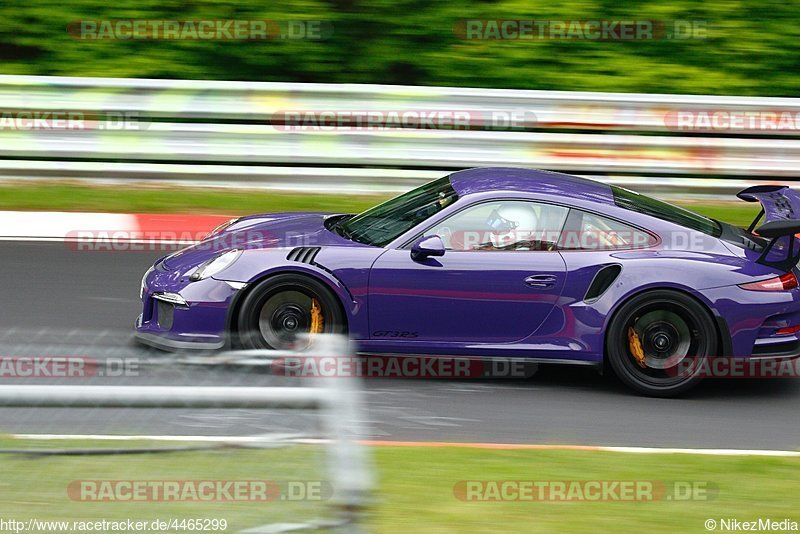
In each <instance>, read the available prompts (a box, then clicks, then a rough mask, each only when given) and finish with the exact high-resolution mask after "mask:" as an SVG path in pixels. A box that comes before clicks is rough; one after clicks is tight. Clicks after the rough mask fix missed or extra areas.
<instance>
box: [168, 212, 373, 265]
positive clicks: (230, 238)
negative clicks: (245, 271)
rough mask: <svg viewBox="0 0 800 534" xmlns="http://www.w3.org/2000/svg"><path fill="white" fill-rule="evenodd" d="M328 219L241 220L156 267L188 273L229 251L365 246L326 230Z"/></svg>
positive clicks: (275, 215)
mask: <svg viewBox="0 0 800 534" xmlns="http://www.w3.org/2000/svg"><path fill="white" fill-rule="evenodd" d="M330 216H332V214H330V213H316V212H314V213H294V212H292V213H271V214H265V215H251V216H247V217H242V218H240V219H237V220H236V221H235V222H234V223H233V224H231V225H230V226H229V227H227V228H225V229H224V230H223V231H222V232H219V233H218V234H215V235H214V236H211V237H208V238H206V239H203V240H202V241H200V242H198V243H195V244H194V245H191V246H188V247H186V248H184V249H181V250H179V251H178V252H175V253H173V254H170V255H169V256H166V257H164V258H162V260H161V261H160V262H159V264H160V266H161V267H162V268H163V269H166V270H182V269H188V268H191V267H195V266H197V265H199V264H201V263H203V262H204V261H206V260H208V259H210V258H212V257H214V256H216V255H217V254H220V253H221V252H225V251H226V250H231V249H245V250H249V249H268V248H275V249H279V248H294V247H300V246H304V247H323V246H340V247H341V246H345V247H346V246H349V247H363V246H366V245H363V244H361V243H357V242H354V241H350V240H349V239H345V238H343V237H341V236H340V235H338V234H336V233H334V232H331V231H330V230H328V229H326V228H325V219H327V218H328V217H330Z"/></svg>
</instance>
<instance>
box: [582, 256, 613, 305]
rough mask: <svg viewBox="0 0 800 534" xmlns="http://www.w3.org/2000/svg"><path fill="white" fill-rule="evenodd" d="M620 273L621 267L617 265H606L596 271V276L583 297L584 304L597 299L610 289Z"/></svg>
mask: <svg viewBox="0 0 800 534" xmlns="http://www.w3.org/2000/svg"><path fill="white" fill-rule="evenodd" d="M620 272H622V267H620V266H619V265H608V266H607V267H603V268H602V269H600V270H599V271H597V274H596V275H594V280H592V283H591V285H590V286H589V289H588V290H587V291H586V296H585V297H583V300H584V302H591V301H594V300H597V299H599V298H600V296H601V295H602V294H603V293H605V292H606V289H608V288H609V287H611V284H613V283H614V280H616V279H617V276H619V273H620Z"/></svg>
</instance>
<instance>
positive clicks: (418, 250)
mask: <svg viewBox="0 0 800 534" xmlns="http://www.w3.org/2000/svg"><path fill="white" fill-rule="evenodd" d="M432 256H444V241H442V238H441V237H439V236H438V235H431V236H428V237H422V238H420V239H418V240H417V241H416V242H415V243H414V244H413V245H412V246H411V259H412V260H414V261H419V260H424V259H425V258H429V257H432Z"/></svg>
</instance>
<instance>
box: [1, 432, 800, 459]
mask: <svg viewBox="0 0 800 534" xmlns="http://www.w3.org/2000/svg"><path fill="white" fill-rule="evenodd" d="M11 437H12V438H15V439H29V440H85V441H177V442H192V441H194V442H212V443H235V444H248V443H262V442H264V441H265V438H264V437H262V436H173V435H138V436H122V435H114V434H83V435H76V434H12V435H11ZM290 441H293V442H295V443H304V444H326V443H330V440H327V439H294V440H290ZM358 443H360V444H362V445H367V446H371V447H428V448H456V449H485V450H534V451H583V452H620V453H634V454H701V455H709V456H778V457H781V456H782V457H797V456H800V451H781V450H765V449H701V448H675V447H624V446H604V445H552V444H536V443H463V442H444V441H389V440H360V441H358Z"/></svg>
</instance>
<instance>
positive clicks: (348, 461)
mask: <svg viewBox="0 0 800 534" xmlns="http://www.w3.org/2000/svg"><path fill="white" fill-rule="evenodd" d="M298 354H300V353H297V352H288V351H244V352H242V353H241V354H239V353H235V352H232V353H226V354H222V355H218V356H216V357H208V356H207V357H205V358H200V360H199V362H200V364H201V365H204V366H209V365H229V364H231V363H233V362H236V363H238V365H243V366H261V365H269V364H270V363H271V362H272V361H274V360H276V359H280V358H287V357H297V356H298ZM302 354H303V356H306V357H310V356H313V357H315V358H339V357H347V356H348V355H349V354H350V352H349V343H348V341H347V339H346V338H345V337H343V336H334V335H329V334H319V335H317V336H316V337H315V340H314V345H313V346H312V347H311V349H309V352H305V353H302ZM209 358H211V359H212V361H211V362H209V361H208V359H209ZM214 358H216V359H214ZM195 360H196V359H195ZM195 360H192V359H191V357H190V358H189V359H188V360H187V361H186V362H184V363H186V364H191V363H192V362H193V361H195ZM176 363H178V362H177V361H176V360H170V359H167V360H155V361H153V362H150V363H149V365H156V366H170V365H175V364H176ZM143 365H146V364H143ZM310 382H317V383H316V384H313V385H309V386H300V387H296V386H293V387H275V386H267V387H264V386H262V387H245V386H241V387H236V386H225V387H213V386H118V385H103V386H62V385H52V384H48V385H10V386H9V385H0V406H3V407H21V408H45V407H47V408H215V409H237V408H249V409H258V408H274V409H292V410H318V411H319V412H320V413H321V415H322V422H323V423H322V424H323V427H324V429H323V430H324V434H325V435H327V436H328V438H329V443H327V444H326V447H327V450H328V471H329V473H330V483H331V489H332V496H331V503H332V504H333V505H334V506H335V508H334V512H336V513H337V514H338V515H337V517H335V518H332V519H330V518H329V519H314V520H311V521H308V522H305V523H299V522H298V523H292V524H287V525H284V524H272V525H265V526H264V527H254V528H252V529H248V530H247V532H251V533H259V532H273V533H274V532H289V531H296V530H300V529H301V527H302V529H303V530H314V529H317V528H327V529H335V530H338V531H342V532H360V531H361V527H360V525H359V523H360V515H361V512H362V511H363V509H364V507H365V506H366V504H367V501H368V499H369V498H370V492H371V490H372V485H373V482H374V480H373V475H372V472H371V469H370V465H369V460H368V459H367V453H366V452H365V451H364V446H363V445H361V444H360V443H358V441H357V440H359V439H363V437H364V436H365V434H366V430H365V428H364V423H363V421H364V420H365V418H364V416H363V414H362V413H361V412H360V410H361V397H360V395H361V394H360V389H359V388H360V386H359V385H358V384H357V379H355V378H347V379H342V380H310ZM252 437H253V438H255V439H253V440H252V441H248V446H251V447H258V446H259V444H260V445H261V446H264V447H273V446H275V445H276V444H280V443H281V442H282V441H284V440H288V441H289V442H296V441H297V439H298V436H296V435H290V436H286V435H282V434H274V435H273V434H264V435H259V436H252ZM239 442H241V440H239Z"/></svg>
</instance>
